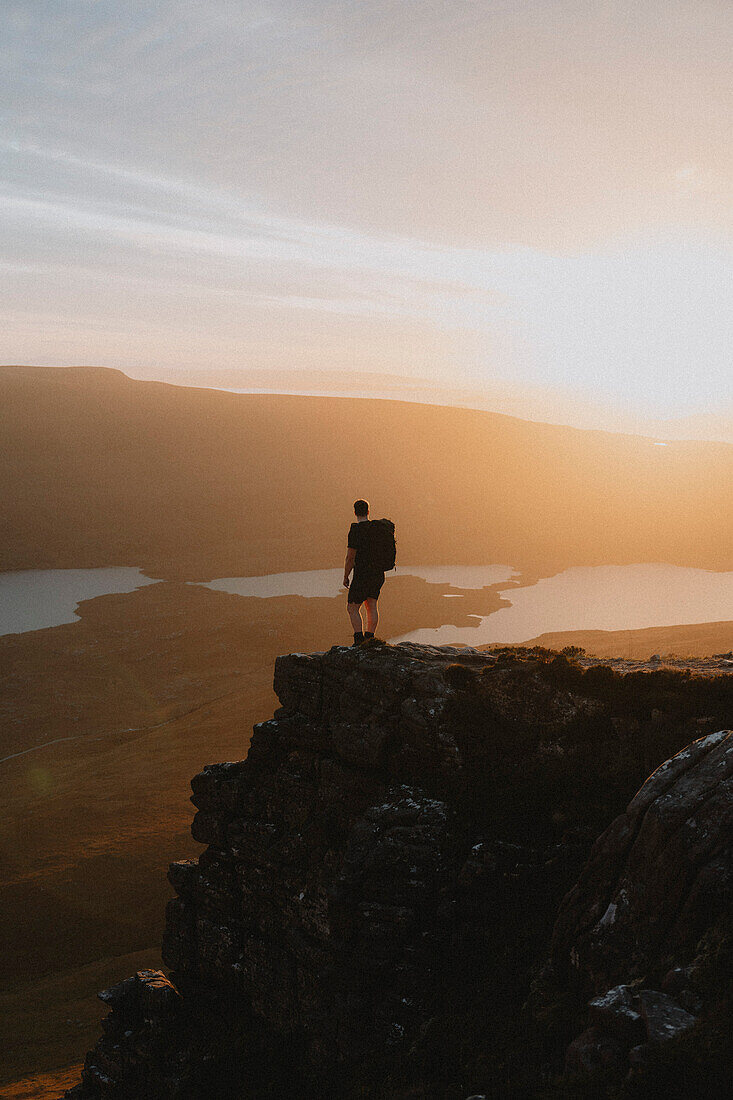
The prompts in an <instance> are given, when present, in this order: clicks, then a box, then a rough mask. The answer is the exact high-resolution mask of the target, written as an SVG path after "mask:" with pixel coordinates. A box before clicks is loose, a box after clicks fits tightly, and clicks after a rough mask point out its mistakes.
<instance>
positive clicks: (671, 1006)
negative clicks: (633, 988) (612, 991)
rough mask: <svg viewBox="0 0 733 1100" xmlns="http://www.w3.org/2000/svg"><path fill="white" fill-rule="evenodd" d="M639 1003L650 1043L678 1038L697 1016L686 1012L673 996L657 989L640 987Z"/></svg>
mask: <svg viewBox="0 0 733 1100" xmlns="http://www.w3.org/2000/svg"><path fill="white" fill-rule="evenodd" d="M639 1005H640V1007H641V1015H642V1018H643V1020H644V1025H645V1027H646V1034H647V1039H648V1040H649V1042H650V1043H666V1042H668V1041H669V1040H670V1039H676V1038H677V1036H678V1035H681V1034H682V1032H683V1031H687V1029H688V1028H689V1027H692V1025H693V1024H694V1022H695V1017H694V1016H691V1015H690V1013H689V1012H685V1010H684V1008H681V1007H680V1006H679V1005H678V1004H677V1003H676V1002H675V1001H673V1000H672V998H671V997H668V996H667V994H666V993H658V992H657V990H655V989H640V990H639Z"/></svg>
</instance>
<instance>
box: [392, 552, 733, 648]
mask: <svg viewBox="0 0 733 1100" xmlns="http://www.w3.org/2000/svg"><path fill="white" fill-rule="evenodd" d="M499 594H500V595H501V596H502V597H503V598H505V599H508V600H511V607H505V608H500V609H499V610H498V611H495V612H493V614H491V615H486V616H476V626H475V627H463V628H458V627H454V626H442V627H438V628H437V629H435V630H415V631H412V632H411V633H410V634H404V635H402V636H401V637H399V638H391V639H390V641H392V642H398V641H400V642H406V641H410V642H426V643H428V644H430V645H444V644H445V643H447V642H462V643H464V644H466V645H487V644H489V643H491V642H506V643H508V644H511V643H513V642H525V641H527V640H528V639H529V638H536V637H537V635H539V634H545V633H549V632H554V631H559V630H641V629H643V628H645V627H651V626H678V625H679V626H683V625H685V624H686V623H706V622H727V621H728V620H733V573H712V572H710V571H709V570H707V569H692V568H686V567H683V566H677V565H665V564H651V565H650V564H645V565H596V566H576V567H574V568H572V569H566V570H564V572H562V573H558V574H556V575H555V576H554V577H547V578H545V579H544V580H540V581H538V582H537V583H536V584H533V585H529V586H527V587H526V588H506V589H500V590H499Z"/></svg>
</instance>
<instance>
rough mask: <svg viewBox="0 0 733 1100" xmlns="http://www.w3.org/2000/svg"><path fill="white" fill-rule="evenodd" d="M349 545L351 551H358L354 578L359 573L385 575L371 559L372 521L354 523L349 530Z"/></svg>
mask: <svg viewBox="0 0 733 1100" xmlns="http://www.w3.org/2000/svg"><path fill="white" fill-rule="evenodd" d="M348 545H349V548H350V549H351V550H356V557H355V559H354V576H356V574H357V572H358V573H359V574H360V575H362V576H363V575H364V574H365V573H367V574H378V575H381V574H382V573H383V570H381V569H380V568H379V567H378V566H377V565H375V564H374V562H373V561H372V558H371V550H372V538H371V521H370V520H366V521H365V522H363V523H352V525H351V527H350V528H349V542H348Z"/></svg>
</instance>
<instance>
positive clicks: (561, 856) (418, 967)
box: [69, 643, 733, 1100]
mask: <svg viewBox="0 0 733 1100" xmlns="http://www.w3.org/2000/svg"><path fill="white" fill-rule="evenodd" d="M275 690H276V692H277V694H278V697H279V699H280V701H281V703H282V707H281V708H280V709H279V710H278V711H277V712H276V713H275V716H274V717H273V718H272V719H271V720H270V721H268V722H264V723H262V724H261V725H259V726H256V727H255V731H254V736H253V739H252V744H251V748H250V752H249V756H248V758H247V760H246V761H240V762H235V763H227V764H215V765H212V766H210V767H207V768H205V769H204V771H203V772H202V773H201V774H200V775H198V776H196V777H195V778H194V780H193V781H192V787H193V799H192V800H193V802H194V803H195V805H196V807H197V809H198V812H197V814H196V817H195V819H194V823H193V835H194V837H195V838H196V839H197V840H199V841H200V842H201V843H202V844H204V845H206V848H205V851H204V853H203V854H202V856H201V857H200V858H199V860H198V861H187V862H183V863H176V864H173V865H172V867H171V869H170V875H169V877H170V881H171V883H172V884H173V886H174V888H175V891H176V894H177V897H176V898H175V899H174V900H172V901H171V902H170V903H169V907H168V913H167V927H166V933H165V938H164V943H163V958H164V962H165V964H166V966H167V967H169V968H170V971H171V979H170V980H168V979H167V978H165V977H164V976H163V975H162V974H158V973H157V972H141V973H140V974H138V975H136V976H135V977H134V978H131V979H128V981H127V982H124V983H122V984H121V985H120V986H117V987H115V988H114V989H112V990H109V991H107V992H106V993H105V994H104V995H103V998H104V999H106V1000H107V1001H108V1002H109V1003H110V1005H111V1007H112V1013H111V1015H110V1016H109V1017H108V1019H107V1021H106V1022H105V1037H104V1038H103V1039H102V1040H101V1041H100V1043H99V1044H98V1046H97V1047H96V1048H95V1050H94V1051H91V1052H90V1054H89V1055H88V1057H87V1062H86V1066H85V1070H84V1076H83V1082H82V1084H81V1085H80V1086H78V1087H77V1089H75V1090H73V1092H72V1093H71V1094H69V1095H73V1096H74V1097H78V1098H81V1097H84V1098H91V1097H99V1096H110V1097H140V1096H146V1097H150V1098H151V1100H155V1098H161V1100H162V1098H164V1097H165V1098H174V1097H175V1098H184V1097H185V1098H191V1100H193V1098H197V1097H200V1098H202V1100H203V1098H204V1097H206V1098H208V1097H216V1096H221V1097H225V1096H226V1097H236V1096H241V1097H248V1096H258V1097H266V1096H273V1097H274V1096H282V1095H285V1094H286V1093H287V1094H290V1093H288V1089H289V1088H290V1087H291V1086H293V1085H296V1084H297V1089H298V1092H299V1095H309V1094H313V1095H321V1096H323V1095H335V1094H336V1092H337V1091H338V1094H339V1095H343V1096H350V1095H353V1096H356V1095H360V1096H363V1095H374V1096H377V1095H378V1096H395V1097H398V1096H399V1097H402V1096H404V1097H407V1096H408V1095H409V1096H415V1095H421V1096H422V1095H425V1096H435V1097H438V1096H440V1097H443V1096H450V1097H461V1096H468V1095H470V1094H471V1093H472V1092H477V1091H480V1092H491V1091H492V1090H493V1092H494V1094H497V1095H507V1096H508V1095H512V1094H513V1092H515V1091H518V1090H524V1095H527V1094H531V1090H532V1089H533V1088H539V1087H545V1088H547V1087H551V1083H552V1081H553V1080H554V1078H555V1077H556V1076H557V1075H558V1074H560V1073H562V1069H563V1067H562V1054H563V1052H564V1049H565V1046H566V1045H567V1042H568V1041H569V1040H570V1039H571V1038H572V1036H573V1034H576V1033H577V1031H578V1030H580V1022H579V1021H580V1020H581V1018H582V1013H583V1012H584V1011H585V1002H586V1000H587V996H588V995H589V994H590V993H593V992H595V993H597V992H599V991H600V992H602V991H603V990H599V988H597V987H598V981H595V982H594V981H593V980H591V979H590V978H589V979H588V981H587V982H586V983H585V985H586V986H587V988H588V992H586V989H585V986H584V982H583V981H579V980H578V974H577V973H573V974H569V973H568V972H567V968H566V967H565V960H566V959H567V958H568V957H569V955H570V952H572V951H575V952H576V955H575V956H574V957H575V958H579V957H580V956H579V955H578V953H577V952H578V951H580V950H581V947H582V945H583V944H584V943H585V942H586V941H585V940H584V939H583V936H584V935H585V931H584V929H585V928H586V926H587V925H588V924H589V922H591V923H592V921H593V920H595V916H596V914H595V910H594V909H593V904H594V898H595V904H596V905H597V904H598V898H599V897H600V896H601V895H602V896H603V898H604V900H605V901H606V904H607V903H608V902H607V899H608V897H609V896H610V894H611V893H612V888H611V886H609V885H608V884H606V883H599V882H598V879H599V877H602V875H601V873H600V872H599V871H598V870H597V869H596V870H593V867H596V868H597V865H598V864H599V862H600V863H601V864H604V861H605V862H612V859H611V856H608V857H607V856H606V855H604V853H605V852H607V849H606V848H603V846H601V848H600V849H599V848H598V847H597V848H596V850H595V851H594V854H593V857H592V860H591V864H590V867H591V870H590V871H586V873H585V877H584V878H581V880H580V884H579V886H578V887H576V891H575V893H574V894H572V895H570V900H569V901H566V902H565V904H564V906H563V909H562V912H561V917H560V920H559V922H558V929H557V930H556V933H555V941H554V942H555V949H554V955H553V962H552V963H551V964H550V965H549V966H548V967H546V968H545V972H544V977H543V979H542V981H541V982H540V985H541V986H542V992H541V993H537V992H535V994H533V997H534V1001H535V1017H534V1018H533V1017H532V1015H531V1013H529V1011H528V1010H527V1009H526V1008H525V1009H524V1010H523V1008H522V1006H523V1004H524V1003H525V1001H526V1000H527V997H528V994H529V992H530V984H531V981H532V979H533V977H536V975H537V973H538V972H539V970H540V968H541V966H542V964H543V962H544V961H545V960H546V958H547V956H548V954H549V951H550V938H551V932H552V926H553V922H554V920H555V916H556V913H557V908H558V905H559V904H560V901H561V899H562V897H563V895H564V894H565V893H566V891H567V890H568V889H569V888H570V887H571V886H572V884H573V882H574V881H575V880H576V879H577V877H578V875H579V873H580V871H581V869H582V866H583V863H584V861H585V859H586V857H587V855H588V853H589V851H590V849H591V845H592V842H593V840H594V839H595V837H596V836H597V835H598V833H599V832H600V831H601V829H602V828H603V827H604V826H606V825H608V823H609V822H610V821H611V820H612V819H613V818H614V817H615V816H616V814H617V813H618V812H620V811H621V810H623V807H624V806H625V804H626V802H627V801H628V799H629V798H630V797H631V796H632V795H633V793H634V791H635V790H636V789H637V788H638V787H639V785H640V784H641V783H642V782H643V780H644V779H645V778H646V776H647V775H648V774H649V772H651V771H652V770H653V769H654V767H655V766H656V765H657V764H659V763H660V762H661V761H663V760H665V759H666V758H667V757H668V756H670V755H672V754H673V753H674V752H676V751H677V750H679V749H681V748H683V747H684V746H685V745H687V744H688V742H690V741H692V740H694V739H695V738H698V737H700V735H701V734H702V735H704V734H705V733H707V732H708V731H711V730H715V729H717V728H720V726H721V725H722V724H723V721H724V716H725V714H726V712H727V713H730V706H731V698H732V696H731V692H732V690H733V678H719V679H713V680H708V681H701V682H698V681H697V680H696V679H694V678H692V679H691V678H689V677H684V676H669V675H668V674H665V673H664V672H659V673H649V674H643V675H642V674H640V678H639V677H636V679H634V677H624V676H620V675H617V674H614V673H613V672H611V671H610V670H609V669H607V668H603V667H601V668H596V669H589V670H588V671H585V672H583V671H582V670H581V669H579V668H577V667H575V666H573V665H572V664H570V663H569V662H567V661H566V660H564V659H563V658H555V659H554V660H552V659H548V656H547V655H546V654H531V653H530V654H527V653H522V652H521V651H519V652H517V651H514V652H512V651H507V652H506V653H503V654H502V653H500V654H497V655H490V654H486V653H477V652H474V651H455V650H446V649H436V648H432V647H424V646H413V645H401V646H396V647H387V646H382V645H379V644H376V643H375V644H369V645H367V646H364V647H362V648H360V649H343V648H334V649H332V650H331V651H329V652H328V653H323V654H313V655H305V654H294V655H290V656H287V657H281V658H279V659H278V661H277V663H276V668H275ZM729 742H730V738H729V739H728V742H726V744H729ZM720 743H721V739H720V738H719V739H718V740H717V741H715V745H717V746H718V748H719V747H720ZM698 757H701V758H702V757H705V758H706V759H708V763H710V760H709V754H707V752H706V751H702V750H697V749H696V750H694V752H693V753H692V757H691V758H690V759H691V761H692V764H695V762H696V761H697V759H698ZM726 759H727V760H728V762H729V763H730V754H728V756H726ZM691 766H692V765H691ZM727 766H728V765H725V767H727ZM688 770H689V769H688ZM724 770H725V769H723V771H724ZM693 771H694V768H693ZM675 774H676V773H675ZM690 774H691V773H690ZM715 774H717V775H718V776H719V777H720V778H721V781H722V779H723V778H724V776H723V772H722V771H721V770H720V769H719V770H718V773H711V775H713V779H712V782H713V784H715ZM725 775H726V776H727V775H728V773H727V772H725ZM727 781H728V780H726V782H727ZM665 790H666V788H665ZM725 790H726V791H727V790H728V788H727V787H726V788H725ZM699 791H700V792H705V791H707V792H708V795H709V793H710V791H709V783H708V786H706V785H705V783H704V782H701V784H700V785H699ZM722 791H723V788H722V787H720V788H719V789H718V792H717V795H716V797H717V798H718V800H719V807H720V806H722V805H723V802H725V799H726V798H727V797H728V794H725V793H721V792H722ZM639 797H641V796H639ZM655 798H656V796H655ZM690 798H691V801H689V799H688V805H687V809H686V810H685V811H684V813H682V817H683V818H684V819H685V820H687V818H688V817H689V816H690V815H693V816H694V814H695V812H696V808H697V801H696V797H695V796H694V794H693V795H691V796H690ZM700 798H701V799H702V801H703V802H704V801H705V798H706V796H705V795H704V793H701V794H700ZM721 799H722V800H723V801H722V802H721V801H720V800H721ZM652 801H655V799H653V800H652ZM632 806H633V804H632ZM630 812H636V811H630ZM679 816H680V815H679V814H678V817H679ZM718 817H719V815H718V814H717V812H716V813H713V814H712V815H710V816H709V817H708V819H706V820H707V826H708V828H709V829H713V830H714V829H715V828H716V827H717V826H716V824H715V823H716V821H717V820H718ZM647 818H648V814H647ZM618 828H619V827H618V826H617V830H618ZM650 828H651V827H650ZM652 831H653V830H652ZM614 835H615V834H614ZM655 835H658V831H657V834H655ZM720 837H722V834H720V836H719V842H718V845H717V847H716V846H715V844H713V846H712V848H713V849H714V851H715V853H716V858H718V857H720V855H721V851H722V847H723V846H724V845H723V841H722V840H721V839H720ZM599 853H600V854H599ZM637 855H638V853H637ZM673 855H674V857H675V858H682V859H684V858H685V856H684V845H683V846H682V848H681V849H680V853H679V855H678V852H677V849H675V850H674V853H673ZM613 858H615V856H614V857H613ZM594 860H595V863H594V862H593V861H594ZM639 862H640V863H641V865H642V866H641V870H643V859H642V860H641V861H639V860H638V859H637V864H639ZM714 863H715V860H714V859H713V858H712V857H711V859H710V860H708V861H707V863H706V867H708V869H709V870H708V877H710V875H712V876H713V877H715V872H714V867H713V864H714ZM614 866H615V867H617V866H618V861H617V863H616V864H614ZM609 873H610V872H609ZM640 873H641V871H640V870H639V867H638V866H637V868H636V869H635V870H630V871H628V874H630V875H631V874H633V875H635V876H636V878H635V881H636V880H638V878H639V875H640ZM670 873H671V872H670ZM662 874H663V872H662V871H660V875H662ZM642 877H643V876H642ZM623 888H624V889H626V887H623ZM618 889H619V890H620V889H622V887H621V886H619V887H618ZM716 889H717V894H716V893H715V889H712V888H711V889H709V890H707V891H702V893H700V895H699V902H700V903H699V904H693V908H695V911H696V913H697V918H696V919H695V920H691V921H689V922H688V931H687V932H686V933H685V934H684V935H681V936H679V937H678V941H677V942H676V943H675V945H674V950H672V951H667V956H666V957H665V964H669V965H672V964H674V963H676V962H677V961H679V962H680V964H687V963H689V962H690V960H691V959H692V958H693V956H694V953H695V948H696V945H697V944H698V942H699V940H700V937H701V936H704V935H705V933H706V932H709V930H710V928H711V927H713V926H714V927H715V928H716V929H718V928H719V918H720V916H721V912H722V911H723V910H721V908H720V906H719V905H718V907H717V908H715V907H714V906H712V905H710V898H711V897H713V896H715V897H717V898H718V900H720V898H721V897H722V896H723V890H724V885H723V879H722V878H721V877H720V875H719V876H718V886H717V887H716ZM594 892H595V893H594ZM643 895H644V890H643V888H640V889H637V894H636V895H635V896H639V897H642V896H643ZM690 896H692V895H690ZM639 905H640V906H641V909H640V910H639V911H640V913H641V916H640V918H639V921H638V922H637V924H639V925H640V926H643V925H644V921H645V920H646V917H645V911H644V909H643V903H642V902H639ZM589 913H592V914H593V915H592V917H589V916H588V914H589ZM601 916H602V914H601ZM632 924H633V922H632ZM619 927H621V925H620V924H619ZM630 927H631V926H629V925H628V922H627V927H626V934H627V937H628V935H631V936H632V939H633V935H634V931H633V927H631V931H629V928H630ZM721 935H722V933H721ZM586 939H587V936H586ZM716 942H718V941H716ZM624 944H626V940H624ZM626 950H627V947H626V946H624V951H626ZM660 953H661V949H660V948H659V945H658V944H656V946H655V945H654V944H652V945H651V946H650V947H649V949H648V952H647V958H646V960H645V961H643V962H639V960H638V959H636V958H635V960H634V962H633V966H632V964H631V962H630V963H629V968H628V978H629V980H633V979H634V978H636V977H637V976H638V974H639V972H640V969H641V970H642V971H643V970H644V966H646V968H647V970H649V969H653V964H654V960H656V959H657V958H658V957H660ZM617 955H618V952H617ZM652 956H653V957H654V958H653V959H652ZM587 957H588V959H590V958H591V955H590V953H587ZM615 957H616V956H615ZM582 966H583V968H584V969H583V973H584V974H586V975H590V973H591V969H592V968H591V964H590V962H588V964H587V965H586V955H583V964H582ZM576 970H577V967H576ZM593 973H595V971H593ZM609 975H611V971H610V970H609ZM619 975H620V977H619ZM626 976H627V975H626V972H625V971H624V966H623V952H622V953H621V960H620V962H619V965H618V966H617V967H616V968H615V969H614V970H613V973H612V975H611V976H610V977H609V983H610V981H611V977H612V978H613V980H614V981H618V980H622V979H623V978H624V977H626ZM599 980H600V985H601V986H603V984H604V983H603V980H601V979H599ZM573 998H574V1000H573ZM540 1003H541V1008H540V1010H538V1009H537V1007H536V1006H537V1005H539V1004H540ZM561 1004H562V1005H564V1006H565V1007H564V1008H563V1009H562V1011H558V1010H557V1006H558V1005H561ZM568 1004H571V1007H570V1009H568V1008H567V1005H568ZM548 1006H550V1008H549V1009H548ZM678 1007H679V1006H678ZM693 1007H694V1006H693ZM553 1013H554V1017H553V1019H554V1022H553V1023H552V1026H548V1025H547V1024H546V1022H543V1020H544V1019H545V1018H548V1016H553ZM558 1019H559V1023H558ZM594 1049H595V1048H594ZM622 1062H623V1059H620V1060H619V1059H617V1060H616V1062H613V1060H612V1063H613V1064H610V1063H609V1065H610V1070H609V1072H612V1073H616V1074H617V1075H618V1073H619V1072H620V1068H623V1071H624V1072H626V1069H627V1066H626V1064H625V1063H623V1065H622ZM571 1068H572V1067H571ZM415 1090H417V1091H415ZM527 1090H530V1092H529V1093H528V1091H527Z"/></svg>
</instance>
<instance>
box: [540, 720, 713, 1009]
mask: <svg viewBox="0 0 733 1100" xmlns="http://www.w3.org/2000/svg"><path fill="white" fill-rule="evenodd" d="M732 826H733V735H732V734H731V733H730V732H725V731H723V732H721V733H714V734H710V735H709V736H707V737H704V738H701V739H700V740H698V741H695V742H693V743H692V744H691V745H688V746H687V747H686V748H685V749H683V750H682V751H681V752H679V753H677V755H676V756H674V757H672V759H670V760H668V761H667V762H666V763H665V764H663V765H662V766H661V767H660V768H658V769H657V770H656V771H655V772H654V774H653V775H652V776H650V778H649V779H648V780H647V782H646V783H645V784H644V786H643V787H642V788H641V790H640V791H639V792H638V794H637V795H636V797H635V798H634V799H633V800H632V801H631V803H630V804H629V806H628V807H627V809H626V812H625V813H624V814H622V815H621V816H620V817H618V818H617V819H616V820H615V821H614V822H613V823H612V824H611V825H610V826H609V828H608V829H607V830H606V832H605V833H603V835H602V836H601V837H600V838H599V840H598V841H597V842H596V844H595V845H594V847H593V851H592V853H591V858H590V860H589V862H588V865H587V866H586V868H585V870H584V871H583V874H582V875H581V877H580V879H579V881H578V883H577V885H576V886H575V887H574V888H573V890H571V891H570V893H569V894H568V896H567V897H566V898H565V900H564V901H563V904H562V906H561V909H560V912H559V915H558V919H557V923H556V925H555V931H554V936H553V945H552V956H553V964H554V967H555V970H556V973H557V974H558V975H560V976H561V980H562V979H567V980H568V981H570V982H571V983H576V984H578V985H579V986H580V987H581V988H585V989H587V990H589V991H590V992H592V993H599V992H601V991H602V990H604V989H608V987H609V986H611V985H613V984H614V983H618V982H622V981H625V982H628V981H630V980H632V979H634V978H638V977H642V976H643V975H645V974H649V973H652V972H653V973H657V974H660V978H661V976H662V975H664V974H665V973H666V972H667V970H668V969H669V967H670V964H674V963H678V964H679V963H680V962H687V961H689V960H690V959H691V958H692V957H693V956H694V953H695V948H696V945H697V943H698V940H699V939H700V937H701V935H702V933H703V932H704V931H705V929H706V928H708V927H711V926H712V925H713V924H714V923H715V921H716V919H717V918H719V917H721V916H722V915H723V914H724V913H726V912H727V911H728V907H729V905H730V890H731V884H732V883H733V856H732V852H731V835H732V829H731V827H732ZM660 971H661V973H660Z"/></svg>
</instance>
